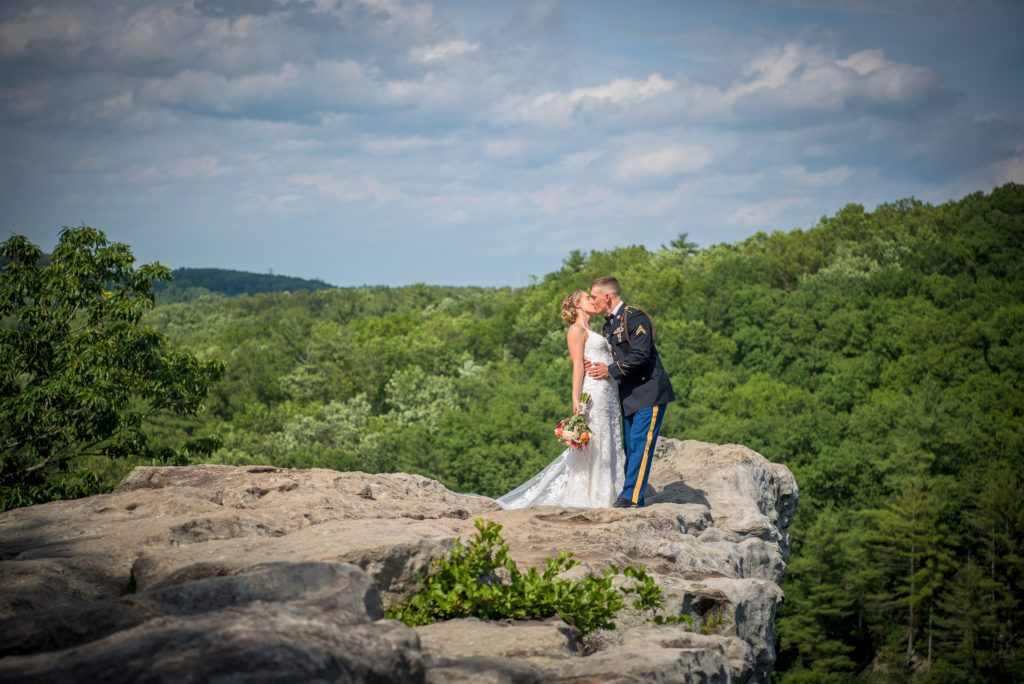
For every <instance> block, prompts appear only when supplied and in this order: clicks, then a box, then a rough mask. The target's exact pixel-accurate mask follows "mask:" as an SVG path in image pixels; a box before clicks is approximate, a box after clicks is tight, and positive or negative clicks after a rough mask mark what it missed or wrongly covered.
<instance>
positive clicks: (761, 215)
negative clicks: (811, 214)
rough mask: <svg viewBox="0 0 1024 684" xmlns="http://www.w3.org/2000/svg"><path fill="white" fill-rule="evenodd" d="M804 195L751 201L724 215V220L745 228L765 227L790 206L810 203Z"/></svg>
mask: <svg viewBox="0 0 1024 684" xmlns="http://www.w3.org/2000/svg"><path fill="white" fill-rule="evenodd" d="M810 203H811V201H810V199H808V198H806V197H789V198H785V199H771V200H766V201H764V202H751V203H747V204H743V205H742V206H740V207H738V208H737V209H736V210H735V211H733V212H732V213H731V214H729V215H728V216H726V217H725V222H726V223H727V224H730V225H741V226H744V227H746V228H762V229H763V228H766V227H768V226H771V225H773V224H774V223H775V222H776V220H777V219H778V217H779V215H780V214H782V213H783V212H784V211H786V210H787V209H790V208H792V207H800V206H806V205H808V204H810Z"/></svg>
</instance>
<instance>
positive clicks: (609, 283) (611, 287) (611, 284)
mask: <svg viewBox="0 0 1024 684" xmlns="http://www.w3.org/2000/svg"><path fill="white" fill-rule="evenodd" d="M595 287H599V288H601V289H602V290H608V291H609V292H611V293H612V294H613V295H615V296H616V297H618V296H619V295H621V294H622V289H621V288H620V287H619V279H618V278H616V277H615V276H601V277H600V278H597V279H596V280H594V282H592V283H590V289H594V288H595Z"/></svg>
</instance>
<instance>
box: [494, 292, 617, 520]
mask: <svg viewBox="0 0 1024 684" xmlns="http://www.w3.org/2000/svg"><path fill="white" fill-rule="evenodd" d="M596 312H597V308H596V306H595V304H594V301H593V298H592V297H591V296H590V295H589V294H587V293H586V292H583V291H582V290H577V291H576V292H573V293H572V294H570V295H568V296H567V297H566V298H565V299H564V300H563V301H562V318H563V319H564V320H565V321H566V322H567V323H569V332H568V334H567V341H568V344H569V357H570V358H571V359H572V409H573V413H578V412H580V411H581V410H582V411H583V414H584V415H585V416H586V419H587V424H588V425H589V426H590V429H591V432H592V433H593V434H592V436H591V439H590V441H588V442H587V443H586V445H585V446H583V447H581V448H578V449H577V448H573V447H569V448H567V449H566V450H565V451H563V452H562V453H561V454H560V455H559V456H558V458H556V459H555V460H554V461H552V462H551V463H550V464H549V465H548V466H547V467H546V468H544V470H542V471H540V472H539V473H537V474H536V475H534V476H533V477H532V478H531V479H530V480H528V481H527V482H525V483H523V484H521V485H520V486H519V487H516V488H515V489H513V490H512V491H511V492H509V493H508V494H505V495H504V496H500V497H498V502H499V503H500V504H501V505H502V506H503V507H504V508H526V507H527V506H545V505H551V506H575V507H581V508H601V507H608V506H611V505H612V504H613V503H614V502H615V497H616V495H617V494H618V493H619V491H620V490H621V489H622V486H623V480H624V479H625V475H624V472H623V463H624V461H625V456H624V454H623V450H622V440H621V439H620V432H621V428H620V426H619V391H618V387H617V386H616V384H615V381H614V380H612V379H611V378H602V379H596V378H591V377H589V376H587V375H586V374H585V373H584V372H583V362H584V360H586V361H599V362H601V363H604V364H610V363H614V362H613V361H612V353H611V348H610V347H609V346H608V342H607V341H606V340H605V339H604V337H603V336H601V335H599V334H598V333H596V332H594V331H593V330H591V329H590V327H589V326H590V316H591V314H594V313H596ZM582 393H587V394H589V395H590V400H589V401H588V402H587V403H586V405H584V406H581V405H580V394H582Z"/></svg>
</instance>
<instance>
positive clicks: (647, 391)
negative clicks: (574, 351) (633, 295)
mask: <svg viewBox="0 0 1024 684" xmlns="http://www.w3.org/2000/svg"><path fill="white" fill-rule="evenodd" d="M604 336H605V339H607V340H608V343H609V344H610V345H611V348H612V359H613V360H614V363H612V364H609V366H608V374H609V375H610V376H611V377H612V378H614V379H615V381H616V382H617V383H618V384H619V399H620V400H621V401H622V415H624V416H631V415H633V414H634V413H636V412H637V411H639V410H640V409H644V408H650V407H652V406H660V405H661V404H666V403H668V402H670V401H672V400H673V399H675V398H676V395H675V392H673V391H672V383H671V382H670V381H669V378H668V373H666V372H665V368H664V367H663V366H662V365H661V358H660V357H659V356H658V350H657V349H656V348H655V347H654V326H653V325H651V319H650V317H649V316H648V315H647V314H646V313H645V312H644V311H643V310H641V309H637V308H636V307H632V306H626V305H625V304H624V305H623V306H622V307H621V308H620V309H619V313H618V315H616V316H614V317H612V318H611V319H609V320H607V322H606V323H605V324H604Z"/></svg>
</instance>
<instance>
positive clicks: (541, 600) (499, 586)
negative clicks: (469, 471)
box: [387, 518, 693, 634]
mask: <svg viewBox="0 0 1024 684" xmlns="http://www.w3.org/2000/svg"><path fill="white" fill-rule="evenodd" d="M475 524H476V529H477V532H476V536H475V537H474V539H473V540H472V541H471V542H470V543H469V546H463V544H462V541H461V540H460V539H456V540H455V548H454V550H453V551H452V554H451V557H450V558H447V559H445V558H442V559H439V560H437V561H435V566H436V567H437V568H438V571H437V572H436V573H435V574H434V575H432V576H430V577H429V578H427V579H424V583H425V587H424V588H423V591H421V592H420V593H418V594H415V595H413V596H411V597H410V598H409V599H408V600H407V601H406V602H405V603H403V604H401V605H399V606H395V607H394V608H392V609H390V610H389V611H388V614H387V615H388V617H390V618H394V619H396V620H401V621H402V622H404V623H406V624H407V625H410V626H415V625H426V624H430V623H432V622H437V621H439V620H450V619H452V618H460V617H478V618H482V619H485V620H504V619H514V620H515V619H526V618H546V617H551V616H552V615H558V616H560V617H561V618H562V619H563V620H565V621H566V622H569V623H571V624H573V625H575V626H576V627H577V628H579V630H580V631H581V632H583V633H584V634H588V633H590V632H593V631H594V630H596V629H614V628H615V623H614V622H612V619H613V618H614V617H615V615H616V613H618V611H619V610H620V609H622V608H623V607H624V606H625V605H626V603H627V601H629V599H630V598H632V600H631V601H630V605H631V606H632V607H633V608H634V609H635V610H638V611H650V612H651V618H652V620H653V621H654V622H656V623H658V624H665V623H679V622H686V623H687V624H692V623H693V619H692V618H691V617H690V616H688V615H683V616H663V615H658V614H657V610H658V609H659V608H661V606H662V605H663V603H664V601H663V599H662V597H661V591H662V590H661V587H660V586H658V585H657V584H656V583H655V582H654V579H653V578H651V577H650V576H648V575H647V572H646V570H644V568H643V567H634V566H628V567H626V568H623V570H622V574H623V575H624V576H625V577H629V578H631V579H633V580H634V582H633V585H632V586H621V587H619V588H618V589H616V588H615V586H614V582H613V579H614V577H615V576H616V575H618V574H619V569H618V568H617V567H615V566H614V565H610V566H609V567H608V569H606V570H605V571H604V572H603V573H602V575H601V577H586V578H584V579H582V580H573V579H566V578H564V577H561V576H560V575H561V574H562V573H563V572H565V571H566V570H568V569H570V568H572V567H573V566H576V565H578V564H579V561H575V560H572V555H573V553H572V551H562V552H561V553H559V554H558V556H557V557H555V558H547V559H545V564H544V570H543V571H540V570H538V568H537V567H536V566H534V567H532V568H530V569H528V570H527V571H526V572H521V571H520V570H519V569H518V568H517V567H516V564H515V562H514V561H513V560H512V559H511V558H509V556H508V546H507V545H506V544H505V540H504V539H503V538H502V537H501V534H500V532H501V525H499V524H498V523H496V522H485V521H484V520H483V519H481V518H477V519H476V521H475ZM499 569H504V570H505V572H506V573H507V574H508V581H505V582H503V581H501V580H499V578H498V576H497V574H496V571H497V570H499Z"/></svg>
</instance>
